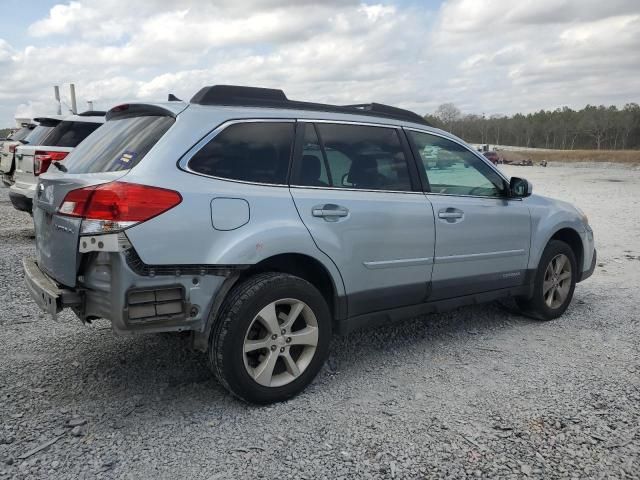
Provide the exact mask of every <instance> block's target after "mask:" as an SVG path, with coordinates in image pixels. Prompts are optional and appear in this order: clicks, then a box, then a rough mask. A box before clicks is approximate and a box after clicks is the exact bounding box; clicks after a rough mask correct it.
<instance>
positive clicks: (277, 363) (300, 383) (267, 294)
mask: <svg viewBox="0 0 640 480" xmlns="http://www.w3.org/2000/svg"><path fill="white" fill-rule="evenodd" d="M330 338H331V318H330V313H329V308H328V307H327V303H326V301H325V299H324V298H323V296H322V295H321V294H320V292H319V291H318V290H317V289H316V288H315V287H314V286H313V285H311V284H310V283H309V282H307V281H306V280H303V279H301V278H299V277H295V276H293V275H288V274H282V273H264V274H259V275H256V276H254V277H251V278H249V279H248V280H247V281H245V282H243V283H241V284H240V285H238V286H237V287H235V288H234V289H233V290H232V291H231V292H230V293H229V296H228V297H227V299H226V300H225V302H224V304H223V306H222V308H221V310H220V314H219V315H218V319H217V321H216V323H215V325H214V328H213V331H212V334H211V338H210V343H209V361H210V365H211V367H212V369H213V371H214V373H215V374H216V376H217V378H218V379H219V380H220V382H221V383H222V384H223V385H224V386H225V387H226V388H227V389H228V390H229V391H231V393H233V394H234V395H236V396H238V397H240V398H241V399H243V400H245V401H248V402H253V403H271V402H278V401H282V400H286V399H288V398H290V397H292V396H294V395H296V394H297V393H299V392H300V391H301V390H303V389H304V388H305V387H306V386H307V385H308V384H309V383H310V382H311V380H313V378H314V377H315V376H316V374H317V373H318V371H319V370H320V368H321V367H322V364H323V363H324V361H325V360H326V357H327V355H328V351H329V341H330Z"/></svg>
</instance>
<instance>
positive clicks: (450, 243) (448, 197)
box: [407, 130, 531, 300]
mask: <svg viewBox="0 0 640 480" xmlns="http://www.w3.org/2000/svg"><path fill="white" fill-rule="evenodd" d="M407 133H408V136H409V139H410V141H411V142H412V146H413V148H414V150H415V151H416V153H417V154H418V155H419V156H420V160H421V161H419V162H418V163H419V165H421V166H422V168H423V170H422V172H421V173H422V174H423V175H425V180H426V181H425V184H427V181H428V185H429V189H428V192H427V197H428V199H429V201H430V202H431V204H432V205H433V210H434V213H435V225H436V238H437V241H436V249H435V259H434V266H433V293H432V297H431V298H432V299H433V300H437V299H442V298H450V297H457V296H461V295H469V294H473V293H479V292H485V291H490V290H496V289H501V288H509V287H513V286H518V285H522V284H523V282H524V280H525V273H526V268H527V263H528V259H529V246H530V238H531V221H530V213H529V209H528V207H527V206H526V205H525V204H524V203H523V202H522V200H521V199H513V198H508V197H507V196H506V194H505V192H506V188H507V183H506V180H505V179H504V178H503V177H502V176H501V175H500V174H498V173H497V171H496V170H494V168H493V167H492V166H490V165H489V164H488V163H487V160H484V159H482V158H480V157H479V156H478V155H476V154H475V153H473V152H471V151H470V150H468V149H467V148H466V147H465V146H463V145H462V144H460V143H457V142H454V141H452V140H450V139H447V138H444V137H441V136H438V135H433V134H430V133H426V132H418V131H411V130H408V131H407Z"/></svg>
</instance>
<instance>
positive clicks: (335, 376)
mask: <svg viewBox="0 0 640 480" xmlns="http://www.w3.org/2000/svg"><path fill="white" fill-rule="evenodd" d="M505 168H506V169H507V170H508V173H509V174H512V175H523V176H526V177H527V178H529V179H530V180H532V181H533V183H534V185H535V191H537V192H538V193H542V194H548V195H551V196H555V197H558V198H563V199H567V200H569V201H572V202H575V203H577V204H578V205H580V206H581V207H582V208H583V209H584V210H585V211H586V212H587V213H588V214H589V217H590V219H591V223H592V225H593V227H594V230H595V232H596V241H597V247H598V253H599V265H598V268H597V269H596V272H595V274H594V276H593V277H592V278H591V279H589V280H588V281H586V282H584V283H582V284H580V285H578V287H577V288H576V292H575V298H574V301H573V304H572V305H571V307H570V308H569V310H568V311H567V313H566V314H565V316H564V317H563V318H561V319H559V320H556V321H553V322H549V323H539V322H534V321H531V320H528V319H526V318H523V317H521V316H518V315H516V314H513V313H509V311H508V310H505V309H504V308H502V307H500V306H499V305H496V304H491V305H485V306H476V307H470V308H464V309H460V310H457V311H455V312H451V313H448V314H441V315H432V316H429V317H425V318H421V319H417V320H413V321H408V322H405V323H402V324H397V325H394V326H390V327H385V328H380V329H377V330H374V331H368V332H357V333H354V334H352V335H349V336H348V337H342V338H336V339H335V340H334V342H333V345H332V352H333V353H332V358H331V359H330V361H329V362H328V363H327V366H326V367H325V368H324V370H323V371H322V373H321V374H320V375H319V376H318V378H317V379H316V381H315V382H314V383H313V384H312V385H311V386H310V387H309V388H308V389H307V390H306V391H305V392H304V393H303V394H301V395H300V396H298V397H297V398H295V399H293V400H291V401H289V402H286V403H282V404H278V405H274V406H269V407H253V406H248V405H245V404H242V403H240V402H239V401H237V400H235V399H234V398H232V397H231V396H230V395H228V394H227V393H226V392H225V391H224V390H223V389H222V387H221V386H220V385H218V384H217V383H216V381H215V380H213V379H212V377H211V376H210V374H209V372H208V370H207V367H206V365H205V360H204V356H203V355H202V354H199V353H196V352H192V351H190V350H189V349H188V343H187V341H186V339H185V338H183V337H177V336H171V335H164V336H163V335H154V336H140V337H126V338H123V337H115V336H114V335H113V334H112V333H111V331H110V329H109V325H108V323H105V322H96V323H95V324H94V325H93V326H91V327H83V326H81V325H80V323H79V322H78V321H77V320H74V317H73V316H72V315H70V314H64V315H63V316H62V317H63V322H62V323H57V324H56V323H52V322H51V321H50V320H49V319H48V318H45V317H44V316H43V315H42V314H40V313H39V311H38V310H37V308H36V307H35V305H34V304H33V303H32V302H31V301H30V299H29V298H28V294H27V292H26V289H25V288H24V287H23V283H22V273H21V267H20V259H21V257H23V256H25V255H33V251H34V242H33V238H32V236H33V230H32V228H31V220H30V217H29V216H28V215H24V214H21V213H18V212H16V211H14V210H13V209H12V208H11V204H10V203H9V201H8V195H7V190H6V189H0V282H1V283H0V300H1V301H0V345H1V346H2V351H1V355H0V428H1V430H0V477H2V478H5V477H6V478H132V479H139V478H171V479H173V478H206V479H222V478H225V479H226V478H308V479H310V478H332V479H333V478H345V479H347V478H349V479H351V478H423V477H424V478H455V479H459V478H464V477H474V478H476V477H479V478H484V477H500V478H527V477H529V478H572V477H575V478H640V348H639V346H640V338H639V336H638V331H639V320H640V318H639V317H640V315H639V314H638V308H637V307H638V305H639V302H640V293H638V287H639V286H640V268H639V267H640V240H638V238H640V222H639V220H640V214H638V211H640V170H631V169H623V168H621V167H614V166H607V167H602V166H600V167H591V168H580V167H569V166H558V167H549V168H546V169H545V168H541V167H520V168H518V167H505ZM38 448H41V450H39V451H34V449H38Z"/></svg>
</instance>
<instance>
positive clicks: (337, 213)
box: [311, 203, 349, 221]
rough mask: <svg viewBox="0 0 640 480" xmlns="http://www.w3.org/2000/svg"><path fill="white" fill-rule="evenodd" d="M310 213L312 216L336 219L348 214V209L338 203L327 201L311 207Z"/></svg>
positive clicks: (329, 219)
mask: <svg viewBox="0 0 640 480" xmlns="http://www.w3.org/2000/svg"><path fill="white" fill-rule="evenodd" d="M311 215H313V216H314V217H322V218H324V219H325V220H327V221H336V220H338V218H340V217H346V216H347V215H349V210H348V209H347V208H345V207H341V206H340V205H335V204H333V203H327V204H325V205H316V206H315V207H313V208H312V209H311Z"/></svg>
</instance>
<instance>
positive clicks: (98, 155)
mask: <svg viewBox="0 0 640 480" xmlns="http://www.w3.org/2000/svg"><path fill="white" fill-rule="evenodd" d="M174 121H175V120H174V119H173V118H172V117H165V116H162V117H160V116H144V117H132V118H123V119H121V120H110V121H108V122H107V123H105V124H104V125H102V126H101V127H100V128H99V129H97V130H96V131H95V132H93V133H92V134H91V135H89V136H88V137H87V139H86V140H85V141H84V142H82V143H81V144H80V145H79V146H78V148H76V149H75V150H74V151H73V152H71V153H70V154H69V156H68V157H67V158H65V161H64V165H65V167H66V168H67V171H68V173H96V172H115V171H118V170H128V169H130V168H133V167H134V166H135V165H137V164H138V162H139V161H140V160H142V158H143V157H144V156H145V155H146V154H147V152H148V151H149V150H151V147H153V146H154V145H155V144H156V142H157V141H158V140H160V138H161V137H162V136H163V135H164V134H165V132H166V131H167V130H169V128H170V127H171V125H173V122H174Z"/></svg>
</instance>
